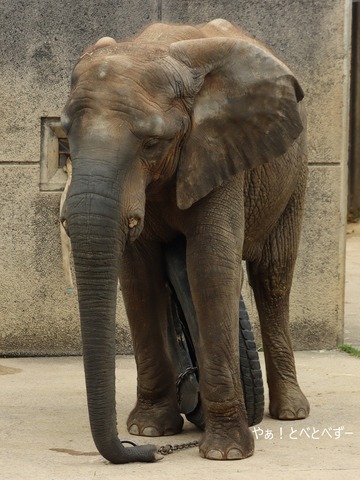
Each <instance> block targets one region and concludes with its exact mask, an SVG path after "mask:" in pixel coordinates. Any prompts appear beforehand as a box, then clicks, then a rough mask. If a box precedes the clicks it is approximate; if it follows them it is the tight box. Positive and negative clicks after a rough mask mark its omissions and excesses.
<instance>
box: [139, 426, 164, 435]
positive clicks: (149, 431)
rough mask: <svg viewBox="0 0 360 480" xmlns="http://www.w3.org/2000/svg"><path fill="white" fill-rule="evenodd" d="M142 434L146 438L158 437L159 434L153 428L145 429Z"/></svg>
mask: <svg viewBox="0 0 360 480" xmlns="http://www.w3.org/2000/svg"><path fill="white" fill-rule="evenodd" d="M142 434H143V435H145V436H146V437H159V436H160V433H159V430H158V429H157V428H155V427H145V428H144V430H143V431H142Z"/></svg>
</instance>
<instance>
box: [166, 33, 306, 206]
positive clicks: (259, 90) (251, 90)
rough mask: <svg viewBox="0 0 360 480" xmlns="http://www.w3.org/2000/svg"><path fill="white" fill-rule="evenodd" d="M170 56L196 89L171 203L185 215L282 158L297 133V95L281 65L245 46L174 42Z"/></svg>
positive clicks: (299, 125) (250, 45)
mask: <svg viewBox="0 0 360 480" xmlns="http://www.w3.org/2000/svg"><path fill="white" fill-rule="evenodd" d="M170 54H171V56H172V57H174V58H175V59H176V60H178V61H181V62H182V63H185V64H186V65H187V67H188V68H190V70H191V72H192V75H193V78H194V85H196V87H194V89H195V94H194V92H191V94H190V96H193V95H194V97H193V98H190V99H189V98H188V99H187V101H188V104H191V103H192V125H191V131H190V132H189V133H188V137H187V138H186V140H185V142H184V144H183V147H182V151H181V155H180V160H179V167H178V173H177V203H178V206H179V208H181V209H186V208H189V207H190V206H191V205H192V204H193V203H195V202H196V201H198V200H200V199H201V198H203V197H204V196H205V195H207V194H208V193H209V192H210V191H211V190H213V189H214V188H216V187H218V186H219V185H221V184H222V183H224V182H226V181H228V180H229V179H230V178H231V177H232V176H233V175H235V174H236V173H238V172H240V171H242V170H245V169H247V168H254V167H256V166H258V165H261V164H263V163H265V162H268V161H270V160H271V159H273V158H276V157H278V156H280V155H282V154H283V153H285V152H286V151H287V150H288V148H289V147H290V146H291V144H292V143H293V142H294V140H295V139H296V138H297V137H298V136H299V134H300V133H301V131H302V129H303V125H302V122H301V118H300V115H299V111H298V105H297V103H298V102H299V101H300V100H302V98H303V92H302V90H301V87H300V86H299V84H298V82H297V81H296V79H295V78H294V77H293V75H292V73H291V71H290V70H289V69H288V68H287V67H286V66H285V65H284V64H283V63H282V62H280V61H279V60H278V59H276V58H275V57H274V56H273V55H272V54H271V53H270V52H269V51H267V50H265V49H263V48H262V47H261V46H259V45H257V44H255V43H251V42H250V41H247V40H244V39H238V38H236V39H234V38H223V37H219V38H208V39H206V38H205V39H199V40H185V41H180V42H176V43H173V44H172V45H171V46H170Z"/></svg>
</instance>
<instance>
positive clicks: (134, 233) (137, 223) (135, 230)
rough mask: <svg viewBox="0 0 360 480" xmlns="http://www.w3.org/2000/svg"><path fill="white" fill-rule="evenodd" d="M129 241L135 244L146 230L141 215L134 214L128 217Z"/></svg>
mask: <svg viewBox="0 0 360 480" xmlns="http://www.w3.org/2000/svg"><path fill="white" fill-rule="evenodd" d="M128 228H129V232H128V240H129V242H130V243H132V242H134V241H135V240H136V239H137V238H139V236H140V235H141V232H142V230H143V228H144V220H143V217H142V216H141V215H139V214H136V213H135V214H132V215H130V216H129V217H128Z"/></svg>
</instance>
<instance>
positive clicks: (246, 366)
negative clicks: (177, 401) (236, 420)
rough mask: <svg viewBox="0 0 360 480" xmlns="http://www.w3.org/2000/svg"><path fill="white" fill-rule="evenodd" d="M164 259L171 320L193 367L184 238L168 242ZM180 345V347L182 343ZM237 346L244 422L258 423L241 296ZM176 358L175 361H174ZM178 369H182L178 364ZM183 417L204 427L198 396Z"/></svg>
mask: <svg viewBox="0 0 360 480" xmlns="http://www.w3.org/2000/svg"><path fill="white" fill-rule="evenodd" d="M166 261H167V271H168V277H169V287H170V290H171V291H172V295H171V300H170V301H171V303H172V304H173V307H174V308H175V310H176V309H177V312H178V315H176V316H175V317H176V318H174V321H175V322H176V326H177V327H179V325H178V324H179V323H181V326H180V328H181V330H182V332H183V334H184V335H183V337H184V340H185V341H186V347H187V348H186V350H187V355H189V362H190V364H191V365H192V366H193V367H196V366H197V360H196V353H195V347H194V344H196V343H197V341H198V340H197V338H198V331H197V330H198V327H197V319H196V313H195V309H194V306H193V303H192V299H191V294H190V287H189V283H188V278H187V272H186V261H185V241H184V239H178V240H177V241H175V242H174V243H173V244H172V245H170V246H168V247H167V252H166ZM172 328H174V327H172ZM177 336H178V337H179V332H178V333H177ZM182 349H184V348H183V347H182ZM239 349H240V374H241V382H242V387H243V392H244V400H245V405H246V410H247V415H248V423H249V426H252V425H256V424H258V423H260V422H261V420H262V418H263V415H264V386H263V380H262V374H261V366H260V360H259V355H258V351H257V349H256V344H255V338H254V335H253V332H252V328H251V323H250V320H249V315H248V313H247V310H246V307H245V304H244V301H243V299H242V298H240V314H239ZM174 360H175V359H174ZM175 362H176V361H175ZM178 362H179V361H177V362H176V363H178ZM177 370H178V369H177ZM180 371H182V370H181V368H180ZM195 404H196V402H195ZM186 418H187V419H188V420H189V421H190V422H191V423H193V424H195V425H196V426H198V427H199V428H201V429H204V426H205V424H204V416H203V412H202V406H201V399H199V401H198V404H197V406H196V408H195V409H194V410H193V411H192V412H191V413H187V414H186Z"/></svg>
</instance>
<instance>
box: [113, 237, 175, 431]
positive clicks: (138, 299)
mask: <svg viewBox="0 0 360 480" xmlns="http://www.w3.org/2000/svg"><path fill="white" fill-rule="evenodd" d="M120 283H121V288H122V293H123V298H124V303H125V307H126V311H127V316H128V319H129V323H130V328H131V334H132V340H133V348H134V353H135V360H136V365H137V373H138V387H137V402H136V405H135V408H134V409H133V410H132V412H131V413H130V415H129V417H128V421H127V426H128V430H129V432H130V433H131V434H133V435H145V436H151V437H153V436H160V435H174V434H176V433H179V432H180V431H181V430H182V426H183V418H182V417H181V415H180V413H179V407H178V403H177V399H176V391H175V373H174V370H173V367H172V364H171V361H170V358H169V355H168V352H167V348H166V322H167V316H166V315H167V313H166V309H167V291H166V286H165V275H164V270H163V258H162V254H161V250H160V245H159V244H157V243H152V242H145V241H143V240H141V239H139V240H138V241H137V242H135V243H134V244H133V245H130V246H129V247H128V248H127V250H126V252H125V255H124V258H123V261H122V265H121V268H120Z"/></svg>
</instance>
